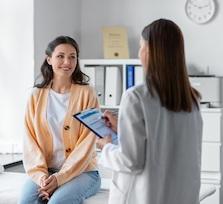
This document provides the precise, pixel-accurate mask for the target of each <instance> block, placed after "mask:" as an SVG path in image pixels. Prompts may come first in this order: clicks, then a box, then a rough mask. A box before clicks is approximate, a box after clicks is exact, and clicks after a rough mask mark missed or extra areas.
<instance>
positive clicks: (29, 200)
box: [19, 171, 101, 204]
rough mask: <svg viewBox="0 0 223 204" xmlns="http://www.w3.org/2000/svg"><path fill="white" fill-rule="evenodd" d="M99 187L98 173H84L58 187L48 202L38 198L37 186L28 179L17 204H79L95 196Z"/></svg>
mask: <svg viewBox="0 0 223 204" xmlns="http://www.w3.org/2000/svg"><path fill="white" fill-rule="evenodd" d="M100 185H101V178H100V175H99V173H98V171H89V172H84V173H82V174H81V175H80V176H77V177H75V178H73V179H72V180H70V181H69V182H67V183H65V184H63V185H62V186H60V187H59V188H58V189H57V190H56V191H55V192H54V193H53V195H52V196H51V197H50V200H49V201H48V202H46V201H42V200H41V198H39V197H38V196H39V194H38V191H37V190H38V188H39V186H38V185H37V184H36V183H34V182H33V181H32V180H31V179H30V178H28V179H27V181H26V182H25V184H24V187H23V190H22V194H21V198H20V201H19V204H45V203H48V204H65V203H66V204H81V203H83V201H84V199H86V198H88V197H90V196H92V195H94V194H96V193H97V192H98V191H99V189H100Z"/></svg>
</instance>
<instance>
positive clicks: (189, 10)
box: [185, 0, 215, 24]
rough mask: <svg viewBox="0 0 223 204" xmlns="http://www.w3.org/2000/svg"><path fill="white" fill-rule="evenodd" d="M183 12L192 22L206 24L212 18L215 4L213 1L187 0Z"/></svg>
mask: <svg viewBox="0 0 223 204" xmlns="http://www.w3.org/2000/svg"><path fill="white" fill-rule="evenodd" d="M185 12H186V14H187V16H188V17H189V18H190V19H191V20H192V21H193V22H195V23H198V24H202V23H206V22H208V21H210V20H211V19H212V17H213V16H214V13H215V2H214V0H187V2H186V5H185Z"/></svg>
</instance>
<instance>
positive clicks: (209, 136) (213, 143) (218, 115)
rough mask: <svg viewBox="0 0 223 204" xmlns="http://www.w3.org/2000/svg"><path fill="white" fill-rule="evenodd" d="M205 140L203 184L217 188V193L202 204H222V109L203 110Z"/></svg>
mask: <svg viewBox="0 0 223 204" xmlns="http://www.w3.org/2000/svg"><path fill="white" fill-rule="evenodd" d="M201 112H202V118H203V139H202V141H203V142H202V165H201V184H202V185H203V186H208V185H210V186H212V185H214V186H215V187H216V192H215V193H214V194H213V195H211V196H210V197H208V198H206V199H205V200H204V201H202V202H201V204H220V203H222V202H223V201H221V196H222V192H221V191H222V187H221V183H222V181H221V175H222V162H223V161H222V159H223V158H222V145H221V144H222V109H220V108H210V109H202V110H201Z"/></svg>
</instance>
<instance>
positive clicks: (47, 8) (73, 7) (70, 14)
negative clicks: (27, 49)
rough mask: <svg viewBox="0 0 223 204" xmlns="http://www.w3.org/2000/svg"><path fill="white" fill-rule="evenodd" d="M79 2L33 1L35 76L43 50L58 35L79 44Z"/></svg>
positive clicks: (41, 60) (42, 57)
mask: <svg viewBox="0 0 223 204" xmlns="http://www.w3.org/2000/svg"><path fill="white" fill-rule="evenodd" d="M80 13H81V1H80V0H64V1H62V0H37V1H34V43H35V44H34V50H35V51H34V56H35V76H37V75H38V73H39V72H40V66H41V65H42V62H43V60H44V56H45V49H46V47H47V45H48V43H49V42H50V41H52V40H53V39H54V38H55V37H57V36H59V35H68V36H71V37H73V38H74V39H75V40H76V41H77V43H78V44H80V23H81V20H80V17H81V15H80Z"/></svg>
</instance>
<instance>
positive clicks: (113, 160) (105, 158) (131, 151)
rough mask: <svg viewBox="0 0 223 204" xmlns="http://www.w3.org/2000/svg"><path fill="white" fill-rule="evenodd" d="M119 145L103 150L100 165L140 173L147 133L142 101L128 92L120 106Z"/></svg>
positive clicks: (112, 145)
mask: <svg viewBox="0 0 223 204" xmlns="http://www.w3.org/2000/svg"><path fill="white" fill-rule="evenodd" d="M118 137H119V144H118V145H114V144H107V145H105V147H104V148H103V150H102V153H101V157H100V160H99V162H100V164H102V165H103V166H105V167H107V168H110V169H112V170H114V171H119V172H125V173H140V172H141V171H142V170H143V169H144V165H145V159H146V142H147V139H146V131H145V122H144V117H143V109H142V106H141V103H140V99H139V97H138V96H137V94H135V93H133V92H126V93H125V94H124V95H123V97H122V101H121V104H120V111H119V119H118Z"/></svg>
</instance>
